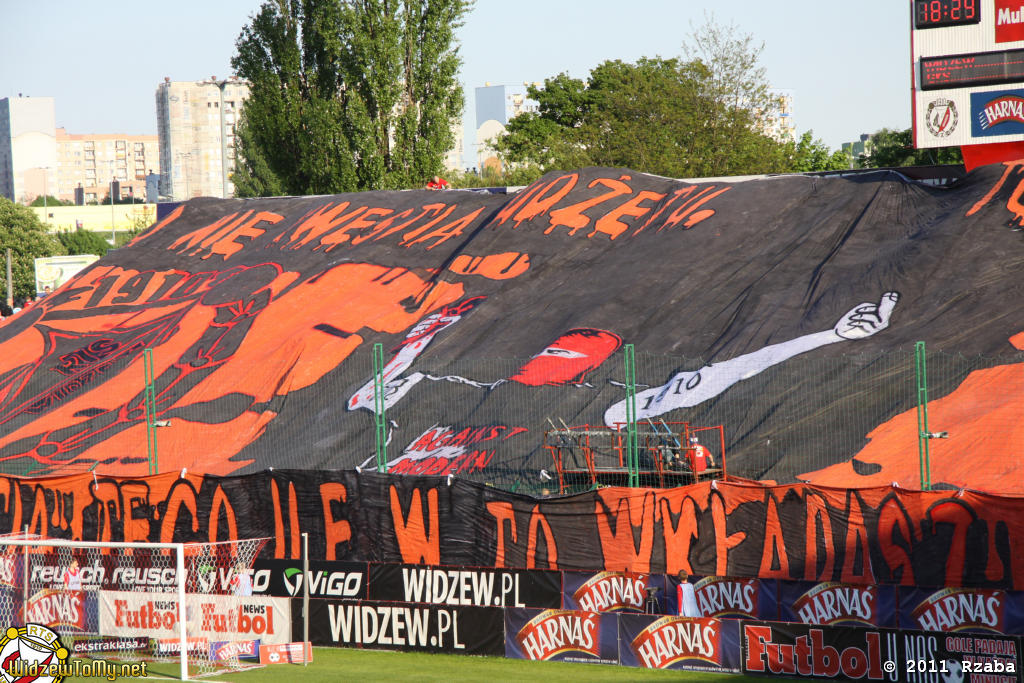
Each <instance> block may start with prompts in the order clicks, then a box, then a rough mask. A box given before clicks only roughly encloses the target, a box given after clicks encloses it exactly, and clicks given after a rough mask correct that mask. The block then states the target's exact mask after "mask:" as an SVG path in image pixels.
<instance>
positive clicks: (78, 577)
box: [64, 559, 82, 591]
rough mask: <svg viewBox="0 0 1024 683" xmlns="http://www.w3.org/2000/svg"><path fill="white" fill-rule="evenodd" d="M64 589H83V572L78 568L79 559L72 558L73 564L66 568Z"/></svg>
mask: <svg viewBox="0 0 1024 683" xmlns="http://www.w3.org/2000/svg"><path fill="white" fill-rule="evenodd" d="M64 590H66V591H80V590H82V572H81V570H80V569H79V568H78V560H76V559H72V560H71V564H69V565H68V568H67V569H65V570H64Z"/></svg>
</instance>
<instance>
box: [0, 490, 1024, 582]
mask: <svg viewBox="0 0 1024 683" xmlns="http://www.w3.org/2000/svg"><path fill="white" fill-rule="evenodd" d="M25 526H27V527H28V528H29V531H30V532H32V533H37V534H40V535H44V536H51V537H57V538H73V539H82V540H90V541H93V540H99V541H121V540H125V541H164V542H168V541H174V542H177V541H217V540H226V539H235V538H253V537H270V538H271V539H272V540H271V541H270V542H268V543H267V544H266V546H265V547H264V550H263V556H262V557H263V558H264V559H298V558H300V557H301V549H302V533H306V532H308V533H309V538H310V554H311V557H313V558H314V559H322V560H328V561H333V560H343V561H351V562H382V563H402V564H424V565H448V566H455V567H460V566H462V567H494V568H524V569H552V570H570V571H621V572H635V573H663V574H670V575H674V574H676V573H678V572H679V570H681V569H685V570H686V571H688V572H690V573H693V574H697V575H700V576H707V575H715V576H733V577H759V578H765V579H780V580H802V581H813V582H826V581H835V582H841V583H847V584H865V583H894V584H903V585H916V586H935V587H941V586H954V587H955V586H972V587H977V588H1003V589H1021V588H1022V587H1024V560H1022V559H1021V556H1020V554H1019V553H1017V554H1013V553H1011V539H1013V538H1020V537H1022V535H1024V500H1021V499H1019V498H1013V497H999V496H993V495H986V494H981V493H973V492H949V491H931V492H908V491H904V490H901V489H896V488H892V487H879V488H868V489H859V490H844V489H829V488H818V487H811V486H809V485H803V484H801V485H788V486H760V485H753V484H728V483H722V482H718V483H715V484H698V485H694V486H689V487H684V488H678V489H667V490H660V489H627V488H606V489H600V490H598V491H594V492H590V493H586V494H581V495H577V496H572V497H567V498H549V499H537V498H532V497H529V496H522V495H516V494H514V493H509V492H506V491H501V490H498V489H494V488H491V487H488V486H484V485H481V484H476V483H473V482H467V481H463V480H459V479H454V480H452V481H451V482H450V484H449V482H448V481H447V479H446V478H439V477H411V476H410V477H405V476H396V475H379V474H359V473H357V472H355V471H343V472H322V471H299V470H274V471H268V472H263V473H259V474H253V475H243V476H236V477H215V476H194V475H190V474H185V475H184V476H178V475H175V474H168V475H158V476H153V477H145V478H137V479H127V478H125V479H117V478H107V477H97V478H95V479H94V478H93V476H92V475H82V476H74V477H64V478H49V479H16V478H0V532H4V533H7V532H17V531H21V530H22V529H23V528H24V527H25Z"/></svg>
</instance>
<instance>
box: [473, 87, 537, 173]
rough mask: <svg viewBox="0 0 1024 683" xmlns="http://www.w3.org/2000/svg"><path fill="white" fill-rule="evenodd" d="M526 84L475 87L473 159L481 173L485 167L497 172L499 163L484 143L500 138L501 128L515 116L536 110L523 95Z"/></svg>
mask: <svg viewBox="0 0 1024 683" xmlns="http://www.w3.org/2000/svg"><path fill="white" fill-rule="evenodd" d="M528 85H529V83H523V84H522V86H519V85H492V84H491V83H485V84H484V86H483V87H482V88H476V91H475V96H476V160H477V168H479V169H480V170H481V171H483V170H484V169H485V168H494V169H496V170H499V171H500V170H501V161H500V160H499V159H498V155H497V153H495V151H494V149H493V148H492V147H491V146H490V145H489V144H488V142H489V141H490V140H493V139H494V138H497V137H499V136H501V135H504V134H505V126H506V125H507V124H508V122H509V121H511V120H512V119H513V118H515V117H516V116H519V115H520V114H522V113H525V112H536V111H537V102H535V101H534V100H531V99H529V98H528V97H527V96H526V88H527V86H528ZM534 85H535V86H540V85H541V84H540V83H534Z"/></svg>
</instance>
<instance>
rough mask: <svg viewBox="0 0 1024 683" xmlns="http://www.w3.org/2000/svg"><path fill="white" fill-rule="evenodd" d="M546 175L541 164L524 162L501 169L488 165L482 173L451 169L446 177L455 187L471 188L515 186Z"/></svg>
mask: <svg viewBox="0 0 1024 683" xmlns="http://www.w3.org/2000/svg"><path fill="white" fill-rule="evenodd" d="M542 175H544V171H543V170H542V169H541V168H540V167H539V166H534V165H529V164H523V165H516V166H512V167H508V168H505V169H503V170H501V171H499V170H497V169H495V168H493V167H490V166H488V167H486V168H484V169H483V170H482V171H481V172H480V173H467V172H463V171H449V172H448V174H447V175H445V179H447V180H448V182H449V183H451V186H452V187H453V188H455V189H460V190H462V189H470V188H475V187H514V186H523V185H529V184H530V183H532V182H533V181H534V180H537V178H540V177H541V176H542Z"/></svg>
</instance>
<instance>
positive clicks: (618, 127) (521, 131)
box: [491, 21, 848, 178]
mask: <svg viewBox="0 0 1024 683" xmlns="http://www.w3.org/2000/svg"><path fill="white" fill-rule="evenodd" d="M688 49H689V51H690V58H689V59H688V60H683V59H664V58H660V57H657V58H646V57H645V58H641V59H640V60H638V61H637V62H636V63H635V64H630V63H625V62H622V61H607V62H604V63H602V64H599V65H598V66H597V67H595V68H594V69H593V70H592V71H591V72H590V76H589V77H588V78H587V79H586V80H580V79H575V78H571V77H569V76H568V75H566V74H564V73H563V74H559V75H558V76H555V77H553V78H549V79H547V80H545V81H544V85H543V87H533V86H530V87H529V88H528V91H527V92H528V95H529V97H531V98H532V99H534V100H536V101H537V103H538V108H537V111H536V112H533V113H527V114H521V115H519V116H517V117H516V118H514V119H512V120H511V121H509V123H508V126H507V132H506V134H505V135H502V136H500V137H499V138H497V139H496V140H493V141H492V142H491V144H492V146H493V147H494V148H495V149H496V150H497V151H498V154H499V156H500V157H501V158H502V160H503V161H504V162H505V163H506V165H507V166H511V167H512V168H517V167H522V168H529V169H533V172H536V170H537V169H540V170H542V171H549V170H553V169H556V168H577V167H580V166H590V165H600V166H621V167H627V168H632V169H635V170H638V171H646V172H649V173H655V174H658V175H664V176H670V177H676V178H686V177H712V176H721V175H737V174H749V173H777V172H788V171H812V170H828V169H836V168H845V167H846V166H847V164H848V162H847V159H846V158H845V156H844V155H843V154H842V153H841V152H829V150H828V149H827V148H826V147H825V146H824V145H823V144H822V143H821V141H820V140H814V139H813V138H812V136H811V134H810V133H807V134H805V135H803V136H802V137H801V138H800V140H798V141H787V142H779V141H777V140H774V139H772V138H771V137H769V136H768V135H766V134H765V131H766V129H767V127H766V121H767V117H768V115H769V113H770V111H771V108H772V106H773V101H772V100H773V96H772V94H771V92H770V91H769V89H768V85H767V79H766V76H765V72H764V69H763V68H761V67H760V66H758V60H759V57H760V52H761V49H762V48H761V46H757V45H755V44H754V43H753V39H752V38H751V37H749V36H741V35H739V34H738V33H737V32H736V30H735V28H734V27H732V26H729V27H725V28H720V27H717V26H715V25H714V24H713V22H711V21H709V22H708V24H707V25H706V26H704V27H702V28H701V29H699V30H697V31H695V32H694V35H693V36H692V37H691V39H690V43H689V44H688Z"/></svg>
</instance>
